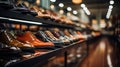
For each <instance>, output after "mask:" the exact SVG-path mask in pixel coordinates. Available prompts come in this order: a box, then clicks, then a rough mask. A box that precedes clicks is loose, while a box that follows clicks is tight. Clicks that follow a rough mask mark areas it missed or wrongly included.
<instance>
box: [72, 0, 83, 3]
mask: <svg viewBox="0 0 120 67" xmlns="http://www.w3.org/2000/svg"><path fill="white" fill-rule="evenodd" d="M72 2H73V3H74V4H80V3H81V2H82V0H72Z"/></svg>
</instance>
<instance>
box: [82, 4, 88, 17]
mask: <svg viewBox="0 0 120 67" xmlns="http://www.w3.org/2000/svg"><path fill="white" fill-rule="evenodd" d="M80 6H81V7H82V8H83V10H84V12H85V13H86V14H87V15H90V11H89V10H88V8H87V7H86V6H85V4H81V5H80Z"/></svg>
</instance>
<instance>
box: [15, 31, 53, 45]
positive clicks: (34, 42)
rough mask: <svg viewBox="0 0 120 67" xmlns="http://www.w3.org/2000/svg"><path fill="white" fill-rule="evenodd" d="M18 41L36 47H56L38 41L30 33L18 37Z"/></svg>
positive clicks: (49, 43)
mask: <svg viewBox="0 0 120 67" xmlns="http://www.w3.org/2000/svg"><path fill="white" fill-rule="evenodd" d="M17 39H18V40H20V41H22V42H25V43H28V44H32V45H34V46H35V47H47V46H54V44H53V43H52V42H43V41H40V40H38V39H37V38H36V37H35V36H34V35H33V34H32V33H31V32H30V31H27V32H25V33H24V34H23V35H21V36H18V37H17Z"/></svg>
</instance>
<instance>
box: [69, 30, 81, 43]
mask: <svg viewBox="0 0 120 67" xmlns="http://www.w3.org/2000/svg"><path fill="white" fill-rule="evenodd" d="M68 31H69V33H70V34H71V35H72V36H73V37H75V39H76V41H77V40H79V39H80V37H79V35H78V34H77V33H76V32H75V31H73V30H68Z"/></svg>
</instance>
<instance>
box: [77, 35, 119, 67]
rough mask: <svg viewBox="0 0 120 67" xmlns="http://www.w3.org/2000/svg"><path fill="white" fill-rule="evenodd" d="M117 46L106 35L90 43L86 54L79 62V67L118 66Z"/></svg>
mask: <svg viewBox="0 0 120 67" xmlns="http://www.w3.org/2000/svg"><path fill="white" fill-rule="evenodd" d="M116 52H117V48H115V44H112V43H111V41H109V40H108V38H107V37H104V38H101V39H100V40H99V41H98V42H95V43H94V44H92V45H90V49H89V54H88V56H87V57H86V58H85V59H84V60H83V61H82V62H81V63H80V64H79V67H119V65H118V64H117V61H116V60H118V59H117V56H116V54H117V53H116Z"/></svg>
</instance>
